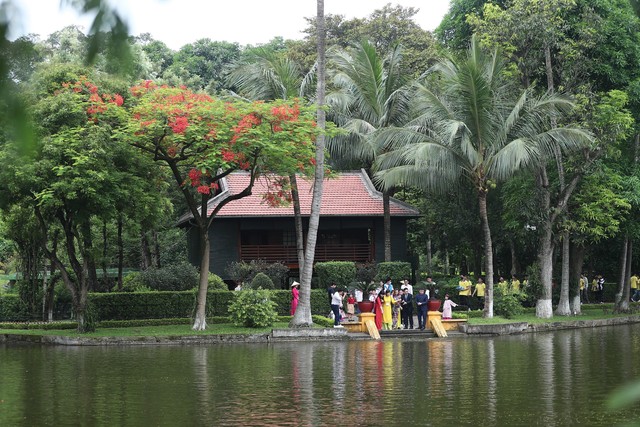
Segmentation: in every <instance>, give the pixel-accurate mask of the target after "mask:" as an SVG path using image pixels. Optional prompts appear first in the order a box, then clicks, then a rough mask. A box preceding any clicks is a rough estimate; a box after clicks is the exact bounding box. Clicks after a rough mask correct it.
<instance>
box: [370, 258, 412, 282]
mask: <svg viewBox="0 0 640 427" xmlns="http://www.w3.org/2000/svg"><path fill="white" fill-rule="evenodd" d="M387 277H391V281H392V282H393V283H397V284H399V283H400V280H404V279H406V278H408V277H411V264H410V263H408V262H402V261H391V262H381V263H380V264H378V275H377V276H376V280H385V279H386V278H387Z"/></svg>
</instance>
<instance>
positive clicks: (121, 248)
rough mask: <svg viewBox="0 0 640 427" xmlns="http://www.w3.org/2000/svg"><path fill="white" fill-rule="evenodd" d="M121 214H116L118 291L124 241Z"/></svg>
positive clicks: (119, 289) (120, 284) (120, 286)
mask: <svg viewBox="0 0 640 427" xmlns="http://www.w3.org/2000/svg"><path fill="white" fill-rule="evenodd" d="M122 223H123V220H122V214H120V215H118V237H117V242H116V244H117V245H118V291H119V292H122V270H123V267H124V243H123V241H122V225H123V224H122Z"/></svg>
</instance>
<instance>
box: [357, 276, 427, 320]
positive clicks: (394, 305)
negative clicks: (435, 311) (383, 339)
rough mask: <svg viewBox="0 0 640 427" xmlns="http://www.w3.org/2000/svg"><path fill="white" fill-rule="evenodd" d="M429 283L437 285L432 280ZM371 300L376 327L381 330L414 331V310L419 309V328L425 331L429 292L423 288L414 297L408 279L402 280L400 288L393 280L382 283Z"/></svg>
mask: <svg viewBox="0 0 640 427" xmlns="http://www.w3.org/2000/svg"><path fill="white" fill-rule="evenodd" d="M427 283H429V284H431V285H432V286H434V285H435V283H434V282H432V281H431V278H429V279H428V280H427ZM369 300H370V301H372V302H374V308H373V312H374V313H375V323H376V327H377V328H378V329H379V330H381V329H385V330H393V329H414V319H413V314H414V313H413V308H414V303H415V306H416V309H417V317H418V328H419V329H420V330H424V329H425V326H426V320H427V302H428V301H429V291H428V290H425V289H424V288H421V289H419V290H418V293H417V294H416V295H415V296H414V291H413V286H412V285H411V283H410V282H409V280H408V279H405V280H401V281H400V286H399V288H394V286H393V283H392V282H391V278H389V277H388V278H387V280H385V281H384V282H381V284H380V286H379V287H378V288H377V289H375V290H373V291H371V292H370V294H369Z"/></svg>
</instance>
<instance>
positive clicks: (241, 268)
mask: <svg viewBox="0 0 640 427" xmlns="http://www.w3.org/2000/svg"><path fill="white" fill-rule="evenodd" d="M225 271H226V272H227V274H228V275H229V277H230V278H231V279H232V280H233V281H235V282H236V283H242V284H243V285H246V284H248V283H251V279H253V277H252V276H251V273H252V267H251V264H249V263H246V262H244V261H239V262H231V263H229V265H227V268H226V269H225Z"/></svg>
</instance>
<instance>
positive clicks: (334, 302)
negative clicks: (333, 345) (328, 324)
mask: <svg viewBox="0 0 640 427" xmlns="http://www.w3.org/2000/svg"><path fill="white" fill-rule="evenodd" d="M343 297H344V291H343V290H342V289H341V290H339V291H335V292H334V293H333V295H331V310H332V311H333V316H334V320H333V327H334V328H342V327H343V326H342V325H341V324H340V307H342V298H343Z"/></svg>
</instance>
